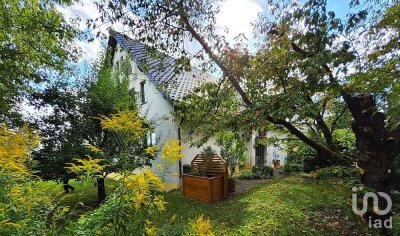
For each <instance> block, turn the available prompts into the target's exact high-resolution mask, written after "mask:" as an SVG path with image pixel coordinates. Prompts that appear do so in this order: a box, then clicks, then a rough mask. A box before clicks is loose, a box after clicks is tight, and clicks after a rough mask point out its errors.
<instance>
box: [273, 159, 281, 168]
mask: <svg viewBox="0 0 400 236" xmlns="http://www.w3.org/2000/svg"><path fill="white" fill-rule="evenodd" d="M272 164H274V168H276V169H279V168H281V160H279V159H273V160H272Z"/></svg>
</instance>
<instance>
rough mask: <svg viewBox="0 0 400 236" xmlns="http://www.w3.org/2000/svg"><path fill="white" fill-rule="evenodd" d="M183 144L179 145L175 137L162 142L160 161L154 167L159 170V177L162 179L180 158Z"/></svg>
mask: <svg viewBox="0 0 400 236" xmlns="http://www.w3.org/2000/svg"><path fill="white" fill-rule="evenodd" d="M182 150H183V146H181V145H180V141H179V140H176V139H171V138H169V139H167V141H166V142H165V143H164V146H163V149H162V152H161V160H160V163H158V164H157V165H156V168H157V169H158V170H160V172H161V177H162V178H163V179H164V177H165V175H166V173H169V169H170V168H171V166H173V165H175V164H176V162H177V161H179V160H182V158H183V154H182Z"/></svg>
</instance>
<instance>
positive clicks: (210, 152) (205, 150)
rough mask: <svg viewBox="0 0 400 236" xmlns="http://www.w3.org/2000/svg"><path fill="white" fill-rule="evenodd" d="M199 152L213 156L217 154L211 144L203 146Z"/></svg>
mask: <svg viewBox="0 0 400 236" xmlns="http://www.w3.org/2000/svg"><path fill="white" fill-rule="evenodd" d="M200 154H201V155H203V156H214V155H216V154H217V152H216V151H215V150H214V149H212V147H211V146H207V147H205V148H203V151H201V153H200Z"/></svg>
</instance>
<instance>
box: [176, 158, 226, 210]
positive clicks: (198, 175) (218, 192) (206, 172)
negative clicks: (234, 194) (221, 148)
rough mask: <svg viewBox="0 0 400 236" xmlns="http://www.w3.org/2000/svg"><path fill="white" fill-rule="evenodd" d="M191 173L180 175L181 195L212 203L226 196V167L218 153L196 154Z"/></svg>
mask: <svg viewBox="0 0 400 236" xmlns="http://www.w3.org/2000/svg"><path fill="white" fill-rule="evenodd" d="M191 165H192V173H190V174H183V175H182V185H183V195H184V196H185V197H188V198H192V199H196V200H200V201H204V202H208V203H213V202H217V201H220V200H222V199H225V198H227V197H228V168H227V165H226V162H225V160H224V159H222V158H221V157H219V156H218V155H213V156H206V155H201V154H199V155H197V156H196V157H195V158H194V159H193V160H192V163H191Z"/></svg>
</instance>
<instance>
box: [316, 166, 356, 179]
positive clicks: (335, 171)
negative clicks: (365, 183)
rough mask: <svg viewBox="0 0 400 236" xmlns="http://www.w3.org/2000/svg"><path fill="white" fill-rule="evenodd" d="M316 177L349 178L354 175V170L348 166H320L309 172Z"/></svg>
mask: <svg viewBox="0 0 400 236" xmlns="http://www.w3.org/2000/svg"><path fill="white" fill-rule="evenodd" d="M310 174H311V175H312V176H315V177H316V178H317V179H322V180H324V179H329V178H344V179H346V178H347V179H350V178H351V177H352V176H353V175H354V171H353V170H352V169H351V168H349V167H344V166H331V167H327V168H321V169H318V170H316V171H313V172H311V173H310Z"/></svg>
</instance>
